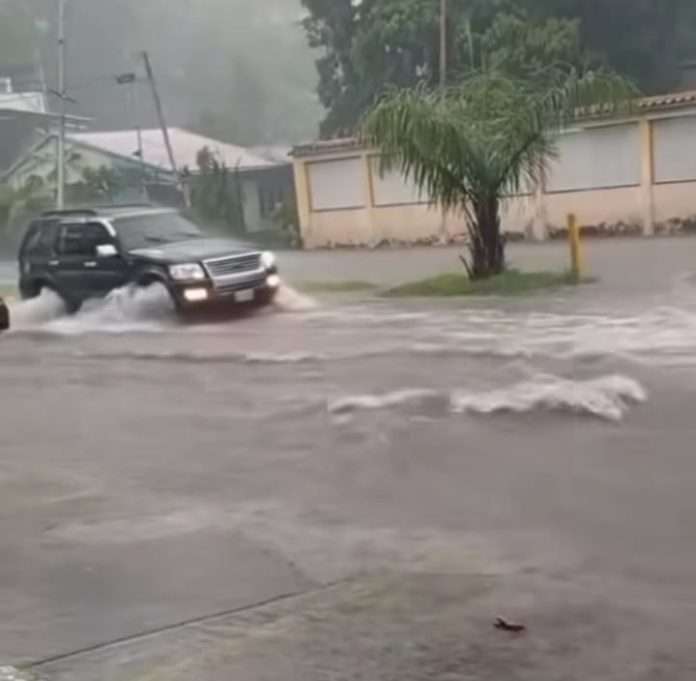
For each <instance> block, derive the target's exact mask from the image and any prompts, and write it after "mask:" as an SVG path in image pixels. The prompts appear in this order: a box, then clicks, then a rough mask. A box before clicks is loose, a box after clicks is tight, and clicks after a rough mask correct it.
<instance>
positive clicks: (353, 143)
mask: <svg viewBox="0 0 696 681" xmlns="http://www.w3.org/2000/svg"><path fill="white" fill-rule="evenodd" d="M361 146H362V145H361V144H360V141H359V140H358V138H357V137H341V138H339V139H333V140H320V141H318V142H309V143H307V144H298V145H297V146H295V147H294V148H293V150H292V154H291V155H292V156H319V155H320V154H331V153H333V152H336V151H351V150H352V149H360V148H361Z"/></svg>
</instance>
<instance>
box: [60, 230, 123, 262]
mask: <svg viewBox="0 0 696 681" xmlns="http://www.w3.org/2000/svg"><path fill="white" fill-rule="evenodd" d="M108 243H113V239H112V238H111V235H110V234H109V232H108V231H107V230H106V228H105V227H104V225H101V224H99V223H98V222H88V223H84V222H74V223H63V224H62V225H61V227H60V235H59V239H58V252H59V253H60V254H61V255H71V256H78V257H84V258H92V257H94V256H95V255H96V252H97V246H98V245H99V244H108Z"/></svg>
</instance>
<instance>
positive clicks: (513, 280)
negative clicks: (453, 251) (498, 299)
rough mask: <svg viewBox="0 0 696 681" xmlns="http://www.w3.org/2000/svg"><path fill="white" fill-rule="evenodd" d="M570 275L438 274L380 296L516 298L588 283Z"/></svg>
mask: <svg viewBox="0 0 696 681" xmlns="http://www.w3.org/2000/svg"><path fill="white" fill-rule="evenodd" d="M589 281H590V280H589V279H581V280H580V281H578V280H577V278H576V277H575V276H574V275H573V274H572V273H571V272H519V271H518V270H508V271H507V272H503V274H499V275H497V276H495V277H491V278H490V279H481V280H479V281H471V280H470V279H469V278H468V277H467V276H466V275H465V274H441V275H439V276H437V277H431V278H429V279H423V280H421V281H414V282H411V283H407V284H402V285H401V286H397V287H395V288H392V289H389V290H388V291H385V292H384V295H385V296H388V297H393V298H407V297H454V296H516V295H524V294H526V293H533V292H535V291H543V290H544V289H554V288H559V287H561V286H575V285H577V284H584V283H589Z"/></svg>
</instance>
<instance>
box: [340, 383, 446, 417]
mask: <svg viewBox="0 0 696 681" xmlns="http://www.w3.org/2000/svg"><path fill="white" fill-rule="evenodd" d="M440 397H441V394H440V393H438V392H437V391H436V390H426V389H419V388H407V389H404V390H395V391H393V392H389V393H385V394H384V395H351V396H348V397H344V398H340V399H337V400H333V401H331V402H329V404H328V410H329V413H331V414H346V413H350V412H354V411H360V410H366V409H386V408H390V407H398V406H401V405H410V404H421V403H423V402H427V401H430V400H435V399H438V398H440Z"/></svg>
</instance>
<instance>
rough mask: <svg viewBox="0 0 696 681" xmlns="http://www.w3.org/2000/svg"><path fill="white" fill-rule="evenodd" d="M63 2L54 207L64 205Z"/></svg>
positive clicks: (60, 7) (60, 10) (60, 9)
mask: <svg viewBox="0 0 696 681" xmlns="http://www.w3.org/2000/svg"><path fill="white" fill-rule="evenodd" d="M65 2H66V0H58V96H59V99H60V105H59V106H60V126H59V130H58V152H57V154H56V166H57V167H56V178H57V185H58V187H57V191H56V208H58V210H62V209H63V208H64V207H65V104H66V102H65Z"/></svg>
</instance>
